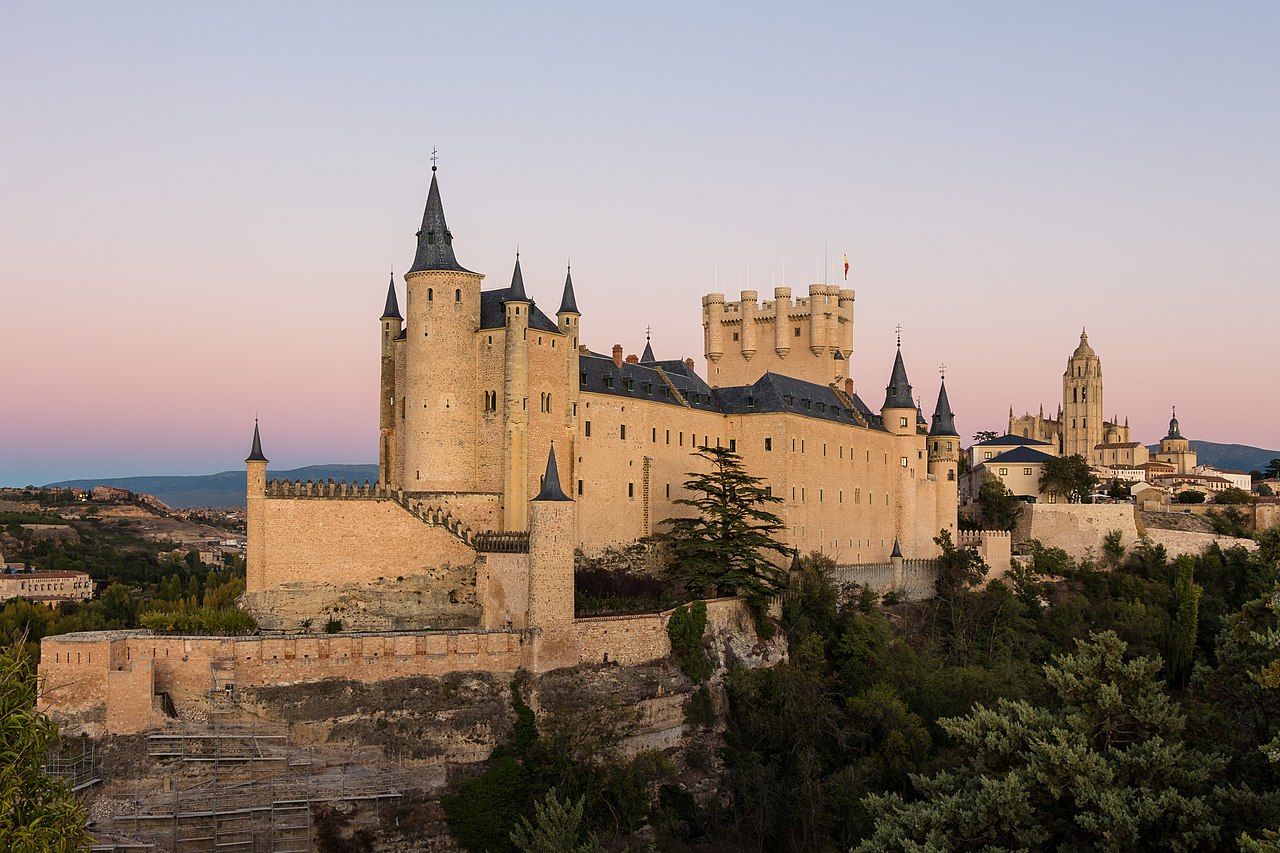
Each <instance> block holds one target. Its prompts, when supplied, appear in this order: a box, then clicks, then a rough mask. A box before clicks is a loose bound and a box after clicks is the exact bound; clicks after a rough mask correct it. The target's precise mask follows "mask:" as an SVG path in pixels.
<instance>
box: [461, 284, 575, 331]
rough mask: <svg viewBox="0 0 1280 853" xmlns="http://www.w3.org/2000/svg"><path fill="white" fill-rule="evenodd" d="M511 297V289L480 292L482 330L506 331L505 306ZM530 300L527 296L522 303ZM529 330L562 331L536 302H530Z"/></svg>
mask: <svg viewBox="0 0 1280 853" xmlns="http://www.w3.org/2000/svg"><path fill="white" fill-rule="evenodd" d="M510 296H511V288H509V287H504V288H501V289H499V290H482V291H480V328H481V329H505V328H506V327H507V312H506V310H505V309H504V308H503V306H504V305H505V304H506V302H507V299H508V298H509V297H510ZM528 298H529V297H527V296H526V297H524V299H522V300H521V301H525V300H527V299H528ZM529 328H530V329H537V330H538V331H540V332H559V331H560V328H559V327H558V326H557V325H556V322H555V320H552V319H551V318H550V317H548V316H547V315H546V314H543V313H542V310H541V309H540V308H538V306H537V304H536V303H534V302H529Z"/></svg>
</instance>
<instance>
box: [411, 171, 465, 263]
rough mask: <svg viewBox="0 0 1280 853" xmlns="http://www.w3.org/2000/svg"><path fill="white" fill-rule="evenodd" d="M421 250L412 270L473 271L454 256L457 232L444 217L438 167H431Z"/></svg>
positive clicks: (416, 256)
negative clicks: (450, 229) (437, 178)
mask: <svg viewBox="0 0 1280 853" xmlns="http://www.w3.org/2000/svg"><path fill="white" fill-rule="evenodd" d="M417 237H418V251H417V254H415V255H414V257H413V266H412V267H411V268H410V269H409V272H425V271H427V270H456V271H458V272H471V271H470V270H468V269H466V268H465V267H463V266H462V265H461V264H459V263H458V259H457V258H455V257H454V256H453V234H452V233H451V232H450V231H449V226H448V225H447V224H446V223H445V221H444V205H443V204H442V203H441V201H440V185H439V184H438V183H437V182H436V173H435V167H434V166H433V167H432V168H431V189H430V190H429V191H428V192H427V207H426V209H425V210H424V211H423V212H422V230H420V231H419V232H418V234H417Z"/></svg>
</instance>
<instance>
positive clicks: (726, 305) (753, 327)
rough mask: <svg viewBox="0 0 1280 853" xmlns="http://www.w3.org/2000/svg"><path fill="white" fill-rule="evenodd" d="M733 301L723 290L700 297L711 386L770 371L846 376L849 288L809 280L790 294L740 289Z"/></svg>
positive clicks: (819, 378)
mask: <svg viewBox="0 0 1280 853" xmlns="http://www.w3.org/2000/svg"><path fill="white" fill-rule="evenodd" d="M740 297H741V298H740V299H739V300H738V301H736V302H728V301H726V300H725V295H724V294H723V293H709V294H707V295H706V296H704V297H703V298H702V325H703V330H704V339H705V344H706V349H705V352H706V357H707V362H708V364H707V374H708V376H707V379H708V381H709V382H710V383H711V384H712V385H713V386H721V385H749V384H751V383H752V382H754V381H755V380H757V379H759V378H760V377H761V376H762V375H763V374H764V373H766V372H769V371H773V372H776V373H782V374H785V375H787V376H793V377H795V378H797V379H803V380H806V381H808V382H815V383H818V384H821V385H826V384H828V383H830V382H833V381H834V382H843V381H844V380H845V379H846V378H847V377H848V373H849V371H848V358H849V356H850V355H851V354H852V353H853V302H854V291H852V290H849V289H846V288H841V287H840V286H839V285H835V284H811V285H809V295H808V296H797V297H796V298H795V299H792V296H791V288H790V287H775V288H774V289H773V299H772V300H769V299H766V300H764V301H763V302H761V301H760V299H759V293H758V292H756V291H754V290H744V291H742V292H741V294H740Z"/></svg>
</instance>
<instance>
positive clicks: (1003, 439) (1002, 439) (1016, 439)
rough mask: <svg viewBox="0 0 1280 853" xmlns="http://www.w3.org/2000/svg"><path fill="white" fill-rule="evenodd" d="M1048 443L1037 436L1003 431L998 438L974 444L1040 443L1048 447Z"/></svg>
mask: <svg viewBox="0 0 1280 853" xmlns="http://www.w3.org/2000/svg"><path fill="white" fill-rule="evenodd" d="M1049 444H1050V442H1047V441H1041V440H1040V439H1038V438H1026V437H1024V436H1021V435H1013V434H1012V433H1005V434H1004V435H1002V436H999V437H998V438H993V439H990V440H989V441H980V442H978V443H977V444H976V445H974V446H975V447H993V446H994V447H999V446H1002V445H1025V446H1027V447H1034V446H1036V445H1040V446H1042V447H1048V446H1049Z"/></svg>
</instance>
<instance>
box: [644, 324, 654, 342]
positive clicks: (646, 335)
mask: <svg viewBox="0 0 1280 853" xmlns="http://www.w3.org/2000/svg"><path fill="white" fill-rule="evenodd" d="M652 332H653V326H645V327H644V342H645V343H648V342H649V335H650V334H651V333H652Z"/></svg>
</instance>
